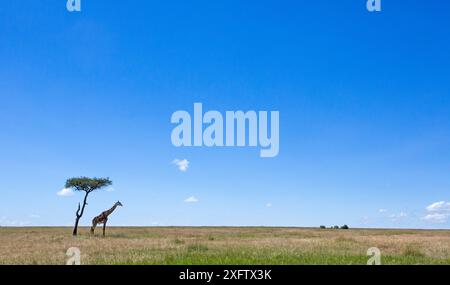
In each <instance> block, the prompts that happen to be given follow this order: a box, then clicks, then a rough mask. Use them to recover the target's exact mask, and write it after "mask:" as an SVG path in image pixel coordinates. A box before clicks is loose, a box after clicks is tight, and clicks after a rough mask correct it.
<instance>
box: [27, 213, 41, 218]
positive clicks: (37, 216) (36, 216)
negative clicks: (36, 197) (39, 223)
mask: <svg viewBox="0 0 450 285" xmlns="http://www.w3.org/2000/svg"><path fill="white" fill-rule="evenodd" d="M40 217H41V216H39V215H36V214H31V215H30V218H33V219H38V218H40Z"/></svg>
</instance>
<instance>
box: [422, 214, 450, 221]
mask: <svg viewBox="0 0 450 285" xmlns="http://www.w3.org/2000/svg"><path fill="white" fill-rule="evenodd" d="M448 217H449V214H439V213H433V214H428V215H426V216H425V217H423V218H422V220H425V221H429V222H433V223H445V222H447V220H448Z"/></svg>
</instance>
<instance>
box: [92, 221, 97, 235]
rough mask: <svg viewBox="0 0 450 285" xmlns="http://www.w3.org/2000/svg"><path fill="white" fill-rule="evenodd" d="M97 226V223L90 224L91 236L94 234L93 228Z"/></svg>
mask: <svg viewBox="0 0 450 285" xmlns="http://www.w3.org/2000/svg"><path fill="white" fill-rule="evenodd" d="M96 226H97V223H96V222H94V221H93V222H92V227H91V235H93V234H94V231H95V227H96Z"/></svg>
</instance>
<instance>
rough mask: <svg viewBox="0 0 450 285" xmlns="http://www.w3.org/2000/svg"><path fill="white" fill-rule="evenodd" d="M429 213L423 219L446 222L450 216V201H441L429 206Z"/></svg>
mask: <svg viewBox="0 0 450 285" xmlns="http://www.w3.org/2000/svg"><path fill="white" fill-rule="evenodd" d="M426 209H427V211H428V214H427V215H425V216H424V217H423V218H422V220H425V221H428V222H432V223H445V222H447V221H448V218H449V217H450V202H446V201H439V202H435V203H432V204H431V205H429V206H427V208H426Z"/></svg>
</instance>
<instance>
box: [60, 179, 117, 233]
mask: <svg viewBox="0 0 450 285" xmlns="http://www.w3.org/2000/svg"><path fill="white" fill-rule="evenodd" d="M111 184H112V181H111V180H109V178H89V177H75V178H70V179H67V181H66V188H73V189H74V190H75V191H79V192H84V199H83V206H81V205H80V203H78V209H77V211H76V213H75V215H76V218H75V227H74V228H73V235H74V236H76V235H77V233H78V222H79V221H80V219H81V217H82V216H83V213H84V208H85V207H86V205H87V198H88V196H89V194H90V193H91V192H93V191H95V190H98V189H100V188H102V187H105V186H108V185H111Z"/></svg>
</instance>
